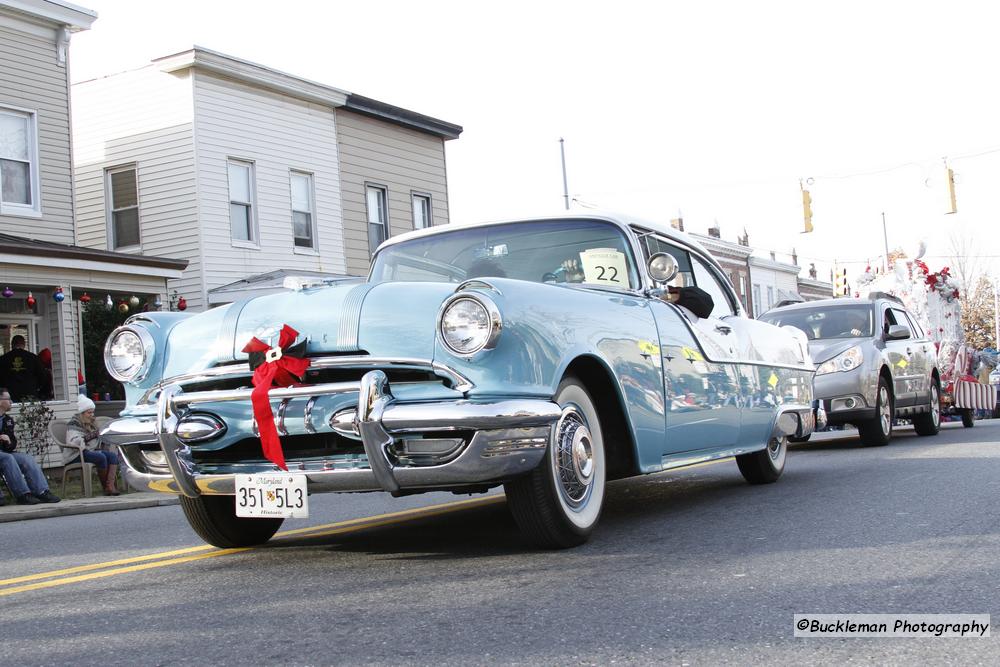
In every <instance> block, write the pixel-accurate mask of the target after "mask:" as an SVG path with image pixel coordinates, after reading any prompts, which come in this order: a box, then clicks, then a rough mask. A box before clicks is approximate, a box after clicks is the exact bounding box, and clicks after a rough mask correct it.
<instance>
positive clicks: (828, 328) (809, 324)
mask: <svg viewBox="0 0 1000 667" xmlns="http://www.w3.org/2000/svg"><path fill="white" fill-rule="evenodd" d="M757 319H759V320H761V321H762V322H768V323H769V324H774V325H776V326H779V327H783V326H793V327H795V328H796V329H801V330H802V331H804V332H805V334H806V338H808V339H809V340H826V339H828V338H858V337H862V336H871V335H872V331H873V328H874V327H873V321H874V311H873V310H872V307H871V306H870V305H861V304H859V305H857V306H851V305H846V306H825V307H816V308H795V309H789V310H772V311H771V312H768V313H764V314H763V315H761V316H760V317H759V318H757Z"/></svg>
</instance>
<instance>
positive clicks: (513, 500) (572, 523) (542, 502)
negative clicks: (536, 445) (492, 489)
mask: <svg viewBox="0 0 1000 667" xmlns="http://www.w3.org/2000/svg"><path fill="white" fill-rule="evenodd" d="M555 401H556V403H558V404H559V405H560V406H561V407H562V415H561V416H560V417H559V421H558V422H557V423H556V425H555V427H554V428H553V431H552V436H551V438H550V442H549V446H548V449H547V450H546V452H545V458H544V459H543V460H542V462H541V463H540V464H539V466H538V467H537V468H535V469H534V470H533V471H532V472H530V473H529V474H527V475H525V476H523V477H520V478H518V479H515V480H512V481H510V482H507V483H506V484H504V491H505V492H506V494H507V506H508V507H509V508H510V512H511V514H512V515H513V516H514V520H515V521H517V525H518V526H519V527H520V528H521V531H522V532H523V533H524V535H525V536H526V537H527V538H528V539H530V540H531V541H532V542H534V543H536V544H538V545H539V546H541V547H544V548H546V549H565V548H567V547H574V546H577V545H579V544H583V543H584V542H586V541H587V538H588V537H590V534H591V532H593V530H594V526H596V525H597V520H598V519H599V518H600V516H601V509H602V508H603V506H604V488H605V477H606V471H607V464H606V461H605V456H604V435H603V433H602V431H601V422H600V420H599V419H598V417H597V409H596V408H595V407H594V402H593V401H592V400H591V398H590V394H588V393H587V390H586V389H585V388H584V387H583V383H581V382H580V381H579V380H578V379H577V378H574V377H567V378H566V379H564V380H563V381H562V383H561V384H560V385H559V389H558V390H557V391H556V397H555Z"/></svg>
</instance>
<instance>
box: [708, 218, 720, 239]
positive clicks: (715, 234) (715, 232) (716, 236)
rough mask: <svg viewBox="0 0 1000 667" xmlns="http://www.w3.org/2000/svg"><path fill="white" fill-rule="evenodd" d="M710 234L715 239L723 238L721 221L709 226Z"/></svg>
mask: <svg viewBox="0 0 1000 667" xmlns="http://www.w3.org/2000/svg"><path fill="white" fill-rule="evenodd" d="M708 235H709V236H711V237H712V238H713V239H721V238H722V230H721V229H719V223H718V222H716V223H715V224H714V225H712V226H711V227H709V228H708Z"/></svg>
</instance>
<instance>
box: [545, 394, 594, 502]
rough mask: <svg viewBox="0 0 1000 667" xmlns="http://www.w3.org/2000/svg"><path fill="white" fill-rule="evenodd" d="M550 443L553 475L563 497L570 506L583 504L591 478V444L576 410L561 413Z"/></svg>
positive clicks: (592, 456) (592, 468)
mask: <svg viewBox="0 0 1000 667" xmlns="http://www.w3.org/2000/svg"><path fill="white" fill-rule="evenodd" d="M553 445H554V447H555V451H554V452H553V454H554V459H555V460H554V463H555V468H556V477H557V481H558V483H559V486H560V487H561V491H562V493H563V496H564V497H565V498H566V500H567V501H568V502H569V503H570V504H571V505H575V506H579V505H582V504H583V503H584V502H585V501H586V499H587V496H588V494H589V493H590V488H591V482H593V480H594V446H593V442H592V440H591V436H590V429H588V428H587V425H586V424H585V423H584V421H583V417H582V416H581V415H580V414H579V413H578V412H576V410H574V409H569V410H567V411H566V412H564V413H563V416H562V418H561V419H560V420H559V423H558V425H557V426H556V438H555V442H554V443H553Z"/></svg>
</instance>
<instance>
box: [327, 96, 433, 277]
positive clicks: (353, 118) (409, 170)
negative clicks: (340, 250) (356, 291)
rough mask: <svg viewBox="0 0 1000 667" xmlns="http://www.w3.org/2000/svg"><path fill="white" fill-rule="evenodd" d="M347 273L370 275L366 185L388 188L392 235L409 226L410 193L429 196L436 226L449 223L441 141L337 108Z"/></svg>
mask: <svg viewBox="0 0 1000 667" xmlns="http://www.w3.org/2000/svg"><path fill="white" fill-rule="evenodd" d="M337 139H338V145H339V146H340V170H341V192H342V196H343V198H344V245H345V249H346V251H347V271H348V273H350V274H352V275H365V274H367V273H368V268H369V263H370V260H371V257H370V256H369V254H368V217H367V209H366V207H365V183H373V184H377V185H381V186H384V187H385V188H386V189H387V190H388V199H389V229H390V236H392V235H395V234H401V233H403V232H406V231H409V230H411V229H413V210H412V205H411V193H413V192H418V193H424V194H429V195H430V196H431V213H432V216H433V222H434V224H435V225H443V224H447V223H448V189H447V183H446V171H445V153H444V139H442V138H440V137H436V136H433V135H430V134H426V133H423V132H418V131H416V130H410V129H407V128H404V127H400V126H398V125H394V124H392V123H387V122H385V121H381V120H377V119H375V118H370V117H368V116H364V115H361V114H358V113H354V112H351V111H346V110H344V109H337Z"/></svg>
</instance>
